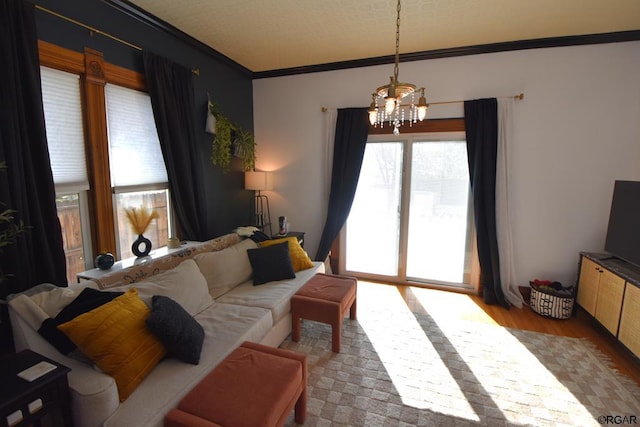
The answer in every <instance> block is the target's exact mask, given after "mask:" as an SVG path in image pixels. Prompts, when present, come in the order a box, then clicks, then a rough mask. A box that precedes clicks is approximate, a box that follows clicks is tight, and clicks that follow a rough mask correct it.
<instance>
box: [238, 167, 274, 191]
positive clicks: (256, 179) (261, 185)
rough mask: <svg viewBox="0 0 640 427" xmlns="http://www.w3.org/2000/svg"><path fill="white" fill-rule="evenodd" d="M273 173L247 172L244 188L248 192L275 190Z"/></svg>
mask: <svg viewBox="0 0 640 427" xmlns="http://www.w3.org/2000/svg"><path fill="white" fill-rule="evenodd" d="M271 178H272V177H271V172H265V171H247V172H245V173H244V188H245V189H246V190H258V191H263V190H273V181H272V179H271Z"/></svg>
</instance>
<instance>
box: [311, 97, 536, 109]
mask: <svg viewBox="0 0 640 427" xmlns="http://www.w3.org/2000/svg"><path fill="white" fill-rule="evenodd" d="M507 98H513V99H516V100H518V101H519V100H522V99H524V93H519V94H517V95H513V96H509V97H507ZM462 102H464V101H439V102H428V103H427V105H430V106H431V105H441V104H460V103H462ZM328 110H329V109H328V108H327V107H322V112H323V113H326V112H327V111H328Z"/></svg>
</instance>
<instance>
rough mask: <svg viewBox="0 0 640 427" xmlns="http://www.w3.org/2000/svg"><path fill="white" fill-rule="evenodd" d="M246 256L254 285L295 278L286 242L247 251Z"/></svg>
mask: <svg viewBox="0 0 640 427" xmlns="http://www.w3.org/2000/svg"><path fill="white" fill-rule="evenodd" d="M247 255H248V256H249V262H250V263H251V268H252V269H253V284H254V285H261V284H263V283H267V282H272V281H275V280H283V279H293V278H295V277H296V274H295V272H294V271H293V265H292V264H291V257H290V256H289V244H288V243H287V242H283V243H279V244H276V245H271V246H267V247H264V248H258V249H249V250H248V251H247Z"/></svg>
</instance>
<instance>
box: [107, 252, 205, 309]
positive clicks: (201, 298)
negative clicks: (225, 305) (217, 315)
mask: <svg viewBox="0 0 640 427" xmlns="http://www.w3.org/2000/svg"><path fill="white" fill-rule="evenodd" d="M131 288H136V289H137V290H138V296H139V297H140V298H141V299H142V300H143V301H144V302H145V304H147V307H149V308H151V298H152V297H153V296H154V295H163V296H165V297H169V298H171V299H172V300H174V301H175V302H177V303H178V304H180V305H181V306H182V308H184V309H185V310H186V311H187V313H189V314H190V315H192V316H194V315H196V314H198V313H200V312H201V311H202V310H204V309H205V308H207V307H208V306H210V305H211V304H212V303H213V299H212V298H211V295H209V289H208V288H207V281H206V280H205V278H204V276H203V275H202V273H200V269H199V268H198V265H197V264H196V263H195V261H194V260H192V259H187V260H185V261H183V262H181V263H180V264H178V265H177V266H176V267H174V268H172V269H171V270H168V271H165V272H164V273H160V274H156V275H155V276H151V277H149V278H148V280H147V281H145V282H137V283H130V284H127V285H122V286H116V287H112V288H109V290H111V291H122V290H124V291H126V290H129V289H131Z"/></svg>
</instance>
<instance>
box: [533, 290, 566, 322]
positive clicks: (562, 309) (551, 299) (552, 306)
mask: <svg viewBox="0 0 640 427" xmlns="http://www.w3.org/2000/svg"><path fill="white" fill-rule="evenodd" d="M574 301H575V297H573V296H567V297H565V296H557V295H551V294H547V293H545V292H540V291H539V290H537V289H536V288H535V287H533V286H532V287H531V298H530V300H529V305H530V306H531V309H532V310H533V311H535V312H536V313H538V314H539V315H541V316H544V317H550V318H552V319H568V318H569V317H571V313H572V312H573V303H574Z"/></svg>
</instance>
